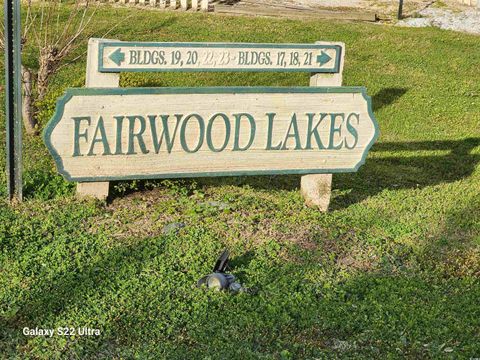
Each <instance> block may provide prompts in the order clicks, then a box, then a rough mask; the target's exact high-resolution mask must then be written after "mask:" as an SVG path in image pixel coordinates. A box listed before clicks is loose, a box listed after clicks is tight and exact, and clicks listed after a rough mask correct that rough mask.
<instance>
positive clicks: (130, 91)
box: [43, 86, 380, 182]
mask: <svg viewBox="0 0 480 360" xmlns="http://www.w3.org/2000/svg"><path fill="white" fill-rule="evenodd" d="M234 93H240V94H251V93H259V94H262V93H270V94H271V93H278V94H287V93H297V94H298V93H300V94H301V93H304V94H307V93H324V94H325V93H326V94H338V93H352V94H359V93H360V94H362V95H363V97H364V99H365V100H366V101H367V106H368V114H369V116H370V119H371V121H372V122H373V125H374V128H375V134H374V136H373V138H372V140H371V141H370V143H369V144H368V145H367V146H366V147H365V150H364V153H363V156H362V158H361V159H360V161H359V162H358V163H357V164H356V165H355V166H354V167H353V168H345V169H322V170H319V169H301V170H261V171H259V170H252V171H223V172H199V173H175V174H150V175H135V174H132V175H127V176H97V177H95V176H91V177H73V176H71V175H70V174H69V173H68V172H67V171H66V170H65V168H64V166H63V162H62V159H61V157H60V156H59V154H58V153H57V152H56V150H55V148H54V147H53V145H52V143H51V141H50V139H51V135H52V132H53V129H55V127H56V126H57V124H58V123H59V122H60V120H61V119H62V116H63V112H64V109H65V104H66V103H67V102H68V101H70V99H71V98H72V97H74V96H78V95H81V96H97V95H141V94H148V95H155V94H234ZM379 132H380V130H379V128H378V123H377V120H376V119H375V115H374V114H373V111H372V101H371V98H370V96H368V95H367V91H366V89H365V88H364V87H347V86H345V87H313V86H312V87H204V88H74V89H67V90H66V92H65V94H64V95H63V96H62V97H60V98H58V100H57V107H56V110H55V114H54V115H53V117H52V118H51V119H50V121H49V122H48V124H47V125H46V126H45V129H44V130H43V140H44V141H45V144H46V146H47V148H48V151H49V152H50V154H51V155H52V157H53V159H54V160H55V164H56V165H57V170H58V172H59V173H60V174H62V176H63V177H64V178H65V179H66V180H67V181H78V182H90V181H111V180H137V179H158V178H165V179H166V178H187V177H213V176H244V175H286V174H300V175H304V174H331V173H344V172H356V171H357V170H358V169H359V168H360V166H362V165H363V164H364V163H365V160H366V158H367V154H368V151H369V150H370V148H371V147H372V145H373V144H374V143H375V141H376V140H377V139H378V136H379Z"/></svg>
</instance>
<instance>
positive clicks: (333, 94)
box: [44, 87, 378, 182]
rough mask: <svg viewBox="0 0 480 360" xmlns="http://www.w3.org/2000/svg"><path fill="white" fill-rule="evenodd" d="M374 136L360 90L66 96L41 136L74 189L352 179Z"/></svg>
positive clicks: (123, 91) (116, 91) (121, 91)
mask: <svg viewBox="0 0 480 360" xmlns="http://www.w3.org/2000/svg"><path fill="white" fill-rule="evenodd" d="M377 136H378V127H377V123H376V121H375V118H374V116H373V113H372V108H371V103H370V98H369V97H368V96H367V95H366V92H365V89H364V88H361V87H296V88H260V87H258V88H257V87H245V88H105V89H99V88H97V89H70V90H67V92H66V94H65V95H64V96H63V97H62V98H61V99H60V100H59V101H58V104H57V110H56V113H55V115H54V116H53V118H52V119H51V120H50V122H49V123H48V125H47V126H46V128H45V131H44V139H45V142H46V144H47V147H48V149H49V151H50V152H51V154H52V156H53V157H54V159H55V161H56V164H57V168H58V171H59V172H60V173H61V174H62V175H63V176H64V177H65V178H66V179H67V180H70V181H80V182H89V181H109V180H119V179H146V178H169V177H175V178H178V177H196V176H228V175H253V174H315V173H333V172H345V171H356V170H357V169H358V168H359V167H360V165H362V164H363V162H364V161H365V157H366V155H367V152H368V150H369V149H370V147H371V146H372V144H373V143H374V141H375V140H376V138H377Z"/></svg>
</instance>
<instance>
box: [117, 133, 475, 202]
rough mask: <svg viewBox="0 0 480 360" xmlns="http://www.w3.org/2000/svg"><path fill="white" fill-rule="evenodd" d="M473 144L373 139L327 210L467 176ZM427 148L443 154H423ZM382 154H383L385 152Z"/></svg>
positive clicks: (288, 185)
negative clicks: (363, 159)
mask: <svg viewBox="0 0 480 360" xmlns="http://www.w3.org/2000/svg"><path fill="white" fill-rule="evenodd" d="M478 146H480V138H467V139H463V140H446V141H407V142H383V143H377V144H375V145H374V146H373V148H372V150H371V152H372V154H374V155H375V156H374V157H371V158H368V159H367V161H366V162H365V164H364V165H363V166H362V167H361V168H360V169H359V171H358V172H356V173H339V174H335V175H334V178H333V179H334V180H333V181H334V183H333V189H334V190H339V191H341V192H348V193H347V194H344V195H339V196H336V197H334V198H333V199H332V203H331V209H332V210H337V209H342V208H345V207H348V206H350V205H352V204H355V203H357V202H361V201H362V200H364V199H366V198H368V197H370V196H374V195H376V194H378V193H379V192H382V191H383V190H385V189H388V190H398V189H418V188H424V187H427V186H433V185H438V184H442V183H450V182H455V181H458V180H461V179H464V178H467V177H469V176H470V175H471V174H472V173H473V171H474V170H475V168H476V166H477V165H478V163H479V161H480V154H473V153H472V150H473V149H475V148H476V147H478ZM428 151H432V152H433V151H434V152H439V151H441V152H446V153H445V154H432V155H428V153H427V155H423V154H422V153H425V152H428ZM381 153H385V156H383V154H381ZM417 154H421V155H417ZM379 155H380V156H381V157H379ZM300 177H301V176H299V175H281V176H277V175H276V176H236V177H212V178H194V179H182V180H175V181H179V182H181V184H182V186H186V187H187V188H188V187H189V186H190V185H191V184H193V183H196V184H198V185H200V186H209V187H215V186H250V187H253V188H255V189H261V190H266V191H279V190H285V191H294V190H298V189H299V187H300ZM160 183H161V181H150V182H142V181H138V182H134V183H132V182H126V183H123V184H125V187H126V191H120V192H118V191H116V192H113V194H112V197H111V198H112V199H114V198H116V197H119V196H123V195H125V194H128V193H131V192H134V191H137V190H142V189H145V188H148V187H149V186H151V187H152V186H153V187H154V186H158V185H159V184H160ZM132 184H133V185H132Z"/></svg>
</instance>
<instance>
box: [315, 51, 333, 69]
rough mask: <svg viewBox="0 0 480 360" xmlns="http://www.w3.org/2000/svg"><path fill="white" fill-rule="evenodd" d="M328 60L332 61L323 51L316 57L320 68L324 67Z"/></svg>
mask: <svg viewBox="0 0 480 360" xmlns="http://www.w3.org/2000/svg"><path fill="white" fill-rule="evenodd" d="M330 60H332V58H331V57H330V56H329V55H328V54H327V53H326V52H325V51H322V53H321V54H320V55H318V56H317V62H318V63H320V66H322V65H325V64H326V63H328V62H329V61H330Z"/></svg>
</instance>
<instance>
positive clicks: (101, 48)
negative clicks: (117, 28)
mask: <svg viewBox="0 0 480 360" xmlns="http://www.w3.org/2000/svg"><path fill="white" fill-rule="evenodd" d="M107 46H108V47H112V46H133V47H137V46H138V47H140V46H142V47H159V46H164V47H196V48H227V47H232V48H237V47H246V48H252V49H258V48H268V49H335V50H336V56H337V59H336V61H335V66H334V68H331V69H325V68H318V69H315V68H313V69H265V68H251V69H236V68H223V69H211V68H181V69H161V68H158V69H152V68H137V69H118V68H107V67H104V66H103V51H104V49H105V47H107ZM341 58H342V47H341V46H340V45H321V44H268V43H267V44H259V43H200V42H198V43H188V42H131V41H105V42H100V43H99V44H98V71H99V72H107V73H119V72H181V71H183V72H201V71H203V72H227V71H231V72H308V73H332V74H336V73H338V72H339V71H340V61H341Z"/></svg>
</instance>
